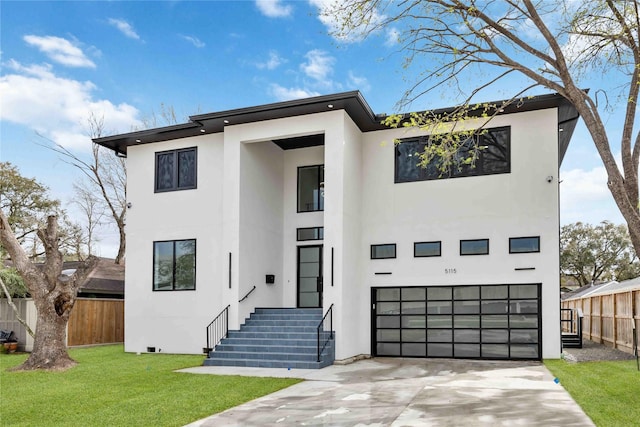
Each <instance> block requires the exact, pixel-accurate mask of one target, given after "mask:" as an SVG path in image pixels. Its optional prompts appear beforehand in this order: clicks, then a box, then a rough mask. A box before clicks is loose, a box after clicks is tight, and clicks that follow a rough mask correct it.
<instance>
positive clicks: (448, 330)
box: [372, 284, 542, 360]
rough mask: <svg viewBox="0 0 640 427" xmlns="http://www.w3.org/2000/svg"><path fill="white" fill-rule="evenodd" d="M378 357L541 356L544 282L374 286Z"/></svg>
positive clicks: (373, 328)
mask: <svg viewBox="0 0 640 427" xmlns="http://www.w3.org/2000/svg"><path fill="white" fill-rule="evenodd" d="M372 300H373V301H372V302H373V304H372V307H373V309H372V325H373V326H372V343H373V345H372V347H373V348H372V353H373V354H374V355H375V356H402V357H452V358H473V359H481V358H482V359H532V360H538V359H540V357H541V354H542V352H541V345H542V344H541V343H542V340H541V316H540V313H541V301H540V285H539V284H511V285H473V286H467V285H464V286H428V287H393V288H391V287H390V288H373V289H372Z"/></svg>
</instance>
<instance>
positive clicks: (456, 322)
mask: <svg viewBox="0 0 640 427" xmlns="http://www.w3.org/2000/svg"><path fill="white" fill-rule="evenodd" d="M453 327H454V328H479V327H480V316H467V315H465V316H454V318H453Z"/></svg>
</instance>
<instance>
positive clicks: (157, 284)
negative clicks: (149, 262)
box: [153, 239, 196, 291]
mask: <svg viewBox="0 0 640 427" xmlns="http://www.w3.org/2000/svg"><path fill="white" fill-rule="evenodd" d="M195 288H196V241H195V239H189V240H167V241H161V242H153V290H154V291H185V290H195Z"/></svg>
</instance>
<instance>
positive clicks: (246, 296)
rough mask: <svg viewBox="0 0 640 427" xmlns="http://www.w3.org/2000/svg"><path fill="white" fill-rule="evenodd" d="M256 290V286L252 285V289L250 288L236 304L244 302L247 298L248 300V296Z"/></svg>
mask: <svg viewBox="0 0 640 427" xmlns="http://www.w3.org/2000/svg"><path fill="white" fill-rule="evenodd" d="M255 290H256V285H253V288H251V290H250V291H249V292H247V294H246V295H245V296H243V297H242V298H240V299H239V300H238V302H242V301H244V300H246V299H247V298H249V295H251V292H253V291H255Z"/></svg>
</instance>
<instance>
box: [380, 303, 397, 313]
mask: <svg viewBox="0 0 640 427" xmlns="http://www.w3.org/2000/svg"><path fill="white" fill-rule="evenodd" d="M376 312H377V313H378V314H398V313H400V302H379V303H378V304H377V306H376Z"/></svg>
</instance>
